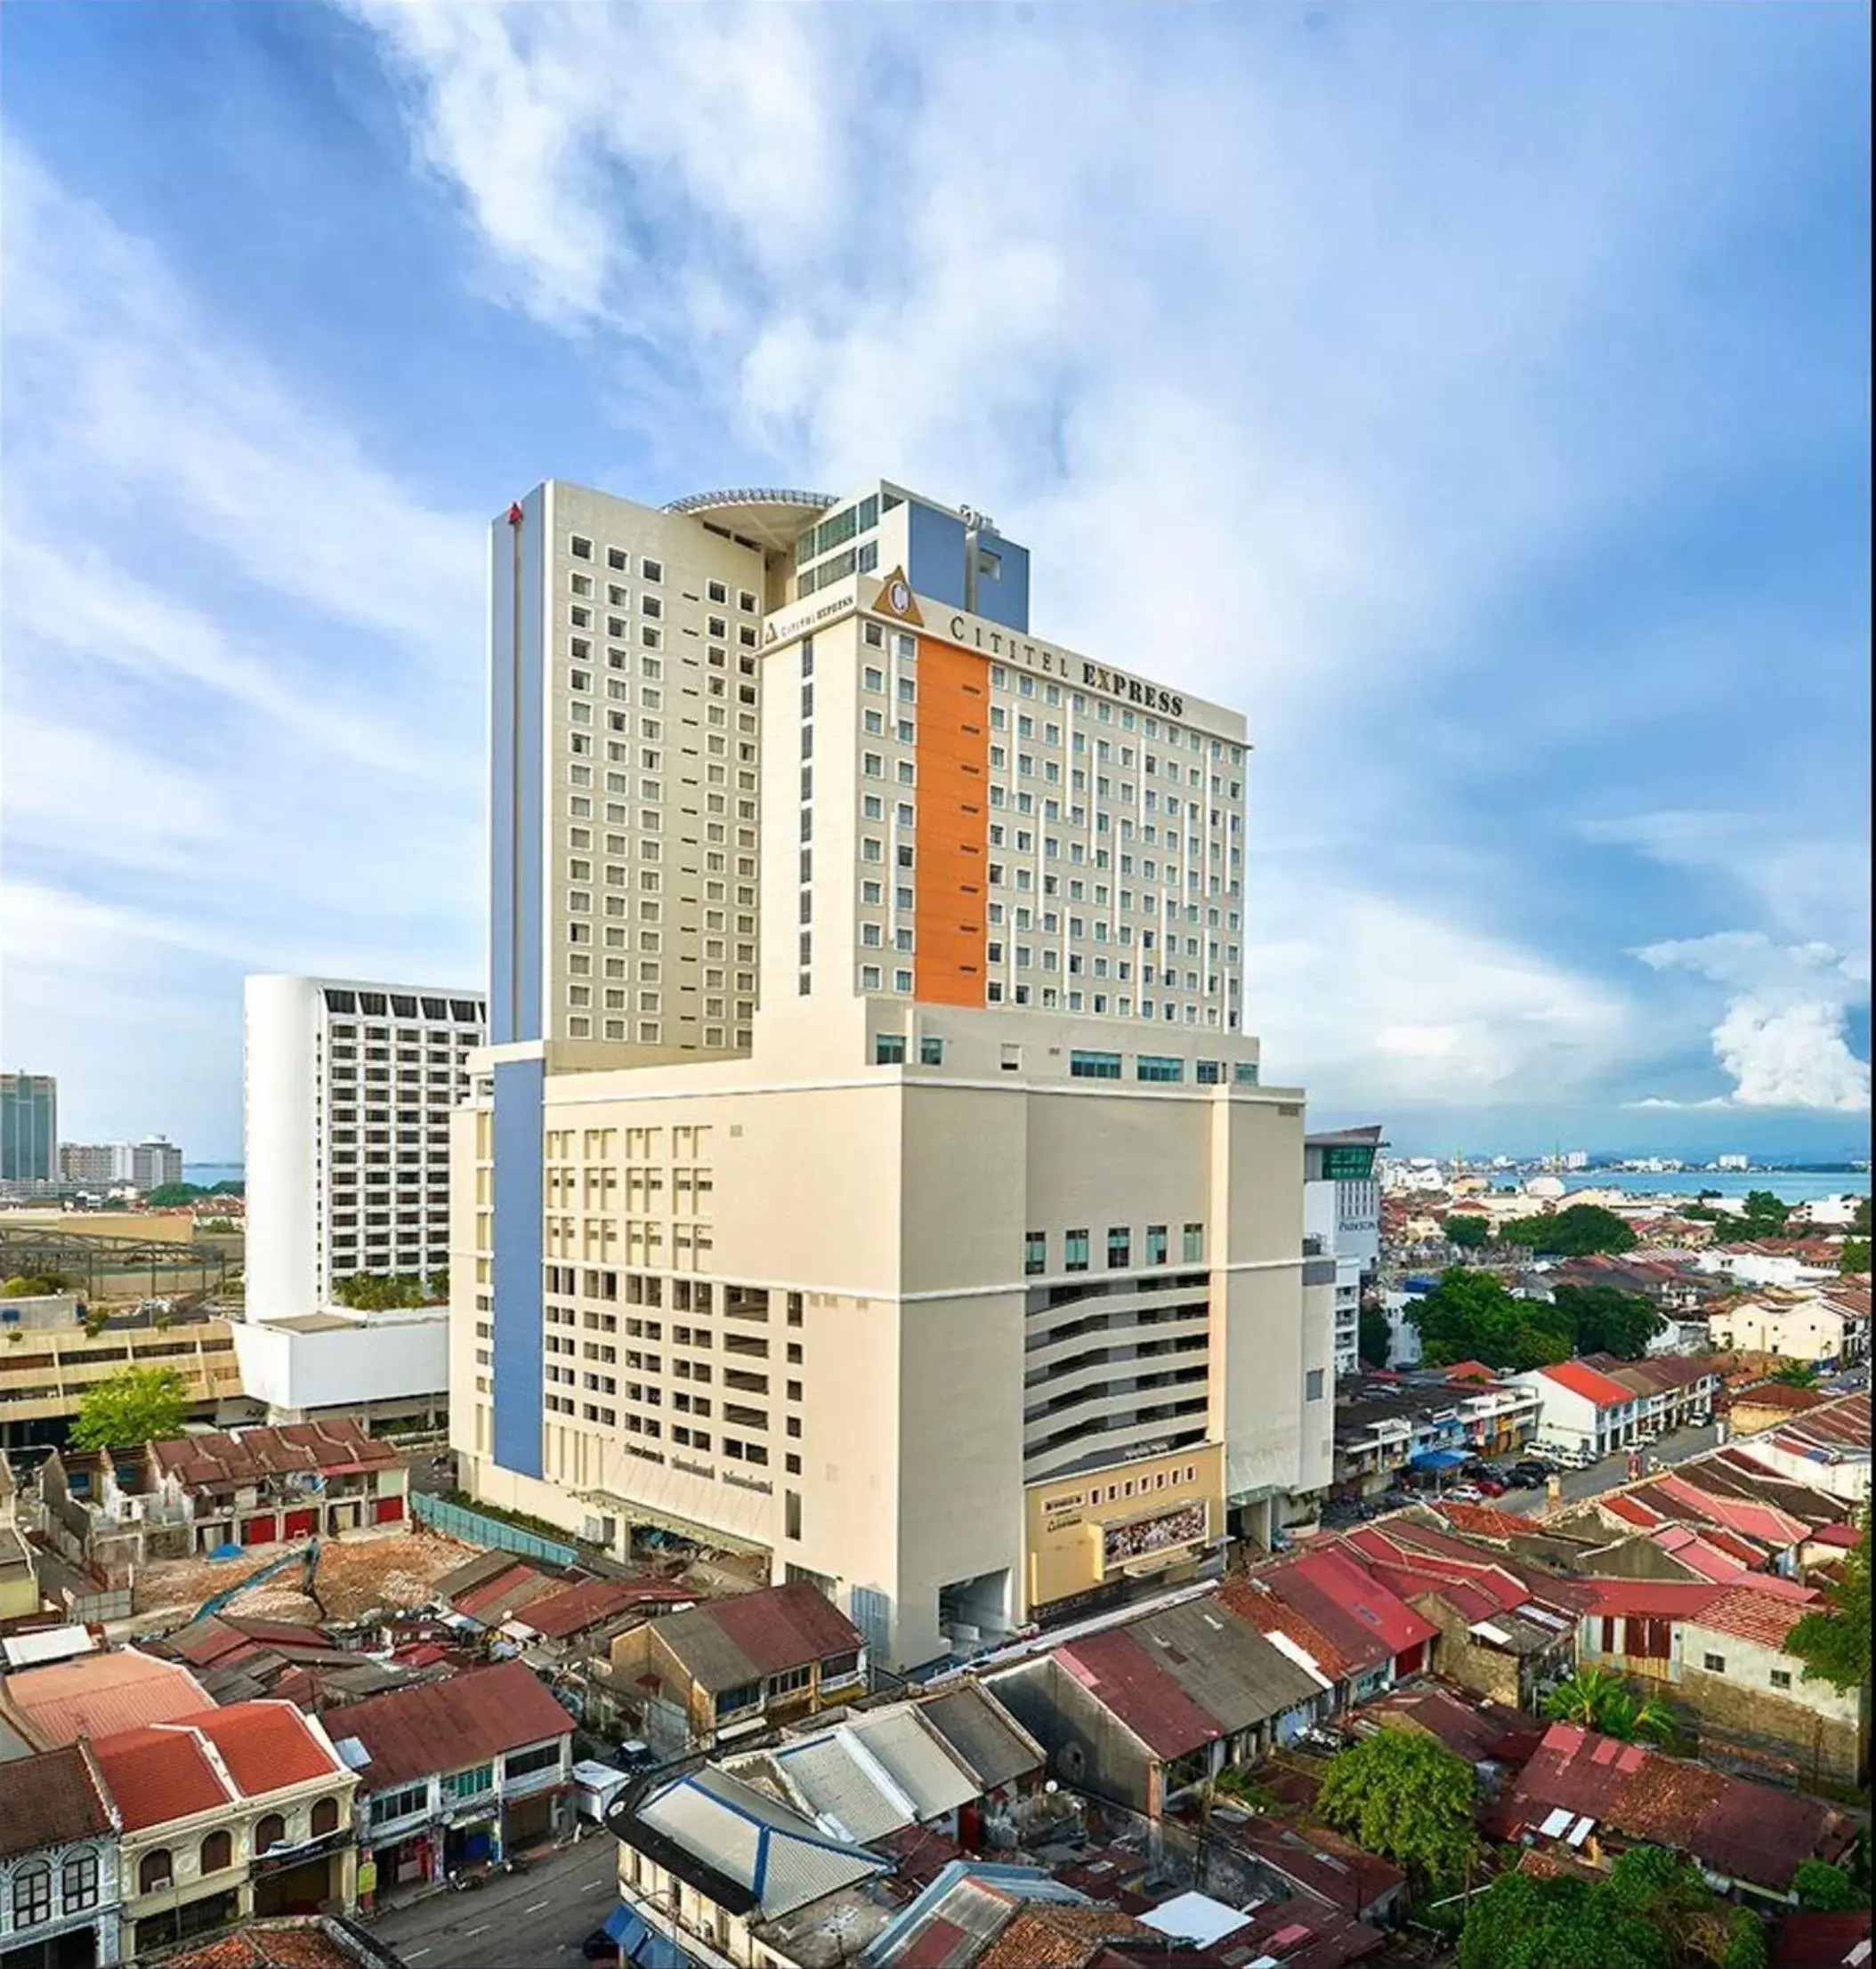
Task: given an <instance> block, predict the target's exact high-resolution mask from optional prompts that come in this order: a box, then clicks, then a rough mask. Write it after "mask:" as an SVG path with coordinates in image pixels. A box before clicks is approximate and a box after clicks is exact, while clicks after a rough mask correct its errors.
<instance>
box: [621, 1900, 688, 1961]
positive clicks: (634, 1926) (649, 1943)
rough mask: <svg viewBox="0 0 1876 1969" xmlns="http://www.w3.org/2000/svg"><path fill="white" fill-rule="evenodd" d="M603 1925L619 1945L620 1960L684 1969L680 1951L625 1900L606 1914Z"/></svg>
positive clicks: (682, 1955) (683, 1958) (683, 1959)
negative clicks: (646, 1922)
mask: <svg viewBox="0 0 1876 1969" xmlns="http://www.w3.org/2000/svg"><path fill="white" fill-rule="evenodd" d="M603 1926H604V1928H605V1932H606V1933H608V1934H609V1935H611V1937H612V1939H613V1941H616V1942H617V1943H618V1944H619V1960H620V1961H621V1962H631V1963H636V1964H637V1965H638V1969H686V1957H684V1954H683V1950H682V1949H678V1948H676V1947H675V1945H674V1944H673V1943H671V1942H669V1941H666V1940H665V1938H664V1937H663V1936H662V1935H661V1934H659V1933H657V1932H656V1931H655V1930H653V1929H651V1928H648V1927H647V1926H646V1925H645V1924H644V1923H643V1921H642V1920H641V1919H640V1918H639V1917H638V1916H637V1915H635V1914H634V1913H633V1911H632V1910H631V1908H628V1907H627V1906H626V1904H625V1902H624V1901H620V1902H619V1906H618V1907H616V1908H613V1910H612V1912H611V1914H609V1915H608V1916H607V1917H606V1918H605V1921H604V1923H603Z"/></svg>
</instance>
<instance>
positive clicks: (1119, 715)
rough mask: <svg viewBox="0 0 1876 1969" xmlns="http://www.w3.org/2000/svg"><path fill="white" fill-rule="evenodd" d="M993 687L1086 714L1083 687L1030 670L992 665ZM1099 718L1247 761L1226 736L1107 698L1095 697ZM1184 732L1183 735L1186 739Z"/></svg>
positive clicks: (1238, 761)
mask: <svg viewBox="0 0 1876 1969" xmlns="http://www.w3.org/2000/svg"><path fill="white" fill-rule="evenodd" d="M991 690H1002V691H1011V690H1014V692H1015V695H1016V696H1018V697H1021V698H1033V697H1036V696H1038V695H1040V697H1041V698H1042V701H1043V702H1044V703H1045V704H1047V705H1061V704H1063V703H1064V702H1066V704H1067V706H1068V707H1069V709H1070V710H1071V711H1073V712H1074V713H1075V714H1077V715H1078V716H1085V715H1086V714H1087V712H1088V698H1085V697H1084V696H1083V695H1082V693H1081V692H1080V691H1079V690H1063V687H1062V685H1060V684H1059V683H1051V682H1049V681H1048V680H1047V678H1038V677H1036V676H1035V675H1033V674H1031V672H1029V671H1027V670H1014V671H1013V670H1008V669H1006V668H1005V667H1004V666H1003V665H1001V664H992V665H991ZM1094 707H1095V719H1096V722H1097V723H1100V724H1113V723H1115V722H1118V723H1119V724H1120V729H1121V730H1123V731H1133V730H1140V731H1141V732H1142V734H1143V735H1144V737H1146V738H1161V737H1163V738H1165V740H1166V742H1167V743H1168V745H1172V746H1179V745H1182V744H1183V745H1184V746H1187V747H1189V748H1190V749H1191V750H1192V751H1193V752H1200V753H1209V755H1210V756H1211V757H1212V758H1214V759H1218V760H1224V759H1229V761H1230V763H1232V764H1233V765H1234V766H1239V765H1242V764H1243V763H1244V748H1243V746H1238V745H1230V744H1228V743H1227V742H1226V741H1225V740H1224V739H1223V738H1207V737H1206V736H1205V734H1204V733H1203V732H1200V731H1193V730H1185V728H1184V727H1182V726H1179V725H1176V724H1172V723H1170V722H1167V723H1165V724H1163V725H1162V723H1161V722H1160V720H1159V719H1158V718H1156V717H1154V716H1153V715H1152V714H1150V713H1140V714H1136V713H1135V712H1134V711H1132V710H1131V709H1129V708H1128V706H1125V705H1113V704H1110V703H1109V702H1108V700H1107V699H1106V698H1096V699H1095V700H1094ZM1182 733H1183V738H1182Z"/></svg>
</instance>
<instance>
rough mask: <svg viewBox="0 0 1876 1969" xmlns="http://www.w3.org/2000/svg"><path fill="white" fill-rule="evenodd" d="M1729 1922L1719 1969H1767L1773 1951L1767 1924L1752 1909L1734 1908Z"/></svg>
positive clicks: (1728, 1918)
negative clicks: (1768, 1936) (1768, 1940)
mask: <svg viewBox="0 0 1876 1969" xmlns="http://www.w3.org/2000/svg"><path fill="white" fill-rule="evenodd" d="M1727 1921H1728V1924H1729V1925H1728V1927H1727V1931H1726V1951H1725V1953H1724V1954H1723V1955H1722V1956H1721V1957H1720V1958H1719V1969H1766V1965H1767V1962H1769V1961H1770V1960H1771V1957H1772V1950H1771V1948H1770V1946H1769V1945H1768V1944H1767V1941H1766V1929H1765V1924H1764V1923H1763V1922H1762V1921H1761V1920H1760V1919H1759V1917H1758V1916H1757V1915H1756V1914H1754V1913H1753V1912H1752V1910H1751V1908H1734V1909H1733V1911H1732V1913H1731V1914H1730V1915H1729V1916H1728V1917H1727Z"/></svg>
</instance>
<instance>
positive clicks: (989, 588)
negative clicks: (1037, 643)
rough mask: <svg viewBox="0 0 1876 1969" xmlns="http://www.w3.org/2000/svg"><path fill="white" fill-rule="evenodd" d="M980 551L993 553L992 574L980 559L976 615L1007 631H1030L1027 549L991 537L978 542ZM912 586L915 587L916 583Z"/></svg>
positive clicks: (1011, 542)
mask: <svg viewBox="0 0 1876 1969" xmlns="http://www.w3.org/2000/svg"><path fill="white" fill-rule="evenodd" d="M978 545H979V547H980V548H981V549H982V553H986V554H994V555H995V556H996V557H997V558H996V562H995V571H994V572H991V571H990V570H989V569H986V568H985V567H984V566H983V564H982V559H981V557H980V560H979V562H978V568H977V613H978V614H979V615H980V616H982V617H983V618H984V619H985V620H986V621H987V622H1000V623H1001V624H1002V625H1003V626H1004V627H1005V628H1006V629H1017V630H1021V631H1023V632H1025V633H1026V632H1027V631H1028V629H1029V549H1028V548H1027V547H1019V546H1018V545H1016V543H1015V541H1014V540H1003V539H999V538H997V537H994V536H991V537H985V538H983V539H982V540H980V541H979V543H978ZM913 585H914V586H915V587H916V586H917V583H914V584H913Z"/></svg>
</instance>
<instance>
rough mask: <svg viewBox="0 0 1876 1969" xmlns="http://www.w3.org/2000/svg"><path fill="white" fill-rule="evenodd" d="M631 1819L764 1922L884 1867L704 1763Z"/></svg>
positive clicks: (885, 1867) (884, 1862)
mask: <svg viewBox="0 0 1876 1969" xmlns="http://www.w3.org/2000/svg"><path fill="white" fill-rule="evenodd" d="M811 1590H812V1589H811ZM637 1815H638V1817H639V1819H640V1820H643V1822H644V1823H645V1824H646V1825H648V1826H650V1827H651V1828H652V1829H653V1830H654V1831H655V1832H658V1833H660V1834H662V1835H663V1836H664V1837H666V1838H667V1839H670V1840H673V1841H675V1843H676V1844H679V1845H681V1846H683V1848H684V1849H685V1850H686V1851H687V1852H690V1853H691V1854H692V1855H693V1856H694V1857H695V1858H697V1859H698V1860H701V1861H702V1862H703V1863H704V1865H705V1866H707V1867H708V1868H711V1869H712V1870H713V1871H714V1872H716V1873H720V1874H722V1875H724V1876H726V1877H727V1878H729V1879H731V1880H733V1881H735V1882H737V1883H738V1884H740V1885H741V1886H743V1887H746V1888H747V1889H748V1891H749V1892H751V1893H752V1894H754V1895H755V1897H756V1901H757V1903H758V1905H759V1906H760V1908H761V1910H762V1918H763V1919H764V1920H765V1921H767V1920H774V1919H776V1918H778V1917H780V1916H782V1915H787V1914H791V1913H793V1912H794V1910H795V1909H796V1908H805V1907H806V1906H807V1904H808V1903H809V1902H810V1901H811V1900H820V1899H821V1896H822V1895H823V1894H829V1893H834V1892H837V1891H838V1890H839V1889H840V1888H842V1887H848V1886H852V1885H853V1884H854V1883H855V1882H856V1881H860V1880H864V1879H866V1878H867V1877H868V1876H870V1875H873V1874H878V1873H885V1872H889V1871H890V1870H891V1862H890V1861H888V1860H882V1859H881V1858H880V1857H879V1856H878V1855H877V1853H871V1852H865V1851H863V1850H862V1849H861V1848H860V1847H858V1846H855V1845H852V1844H845V1843H843V1842H841V1841H838V1840H834V1839H829V1837H828V1836H826V1835H825V1834H823V1833H822V1832H821V1831H820V1829H819V1828H816V1827H815V1826H813V1824H811V1823H810V1822H809V1821H808V1820H805V1819H804V1818H802V1817H801V1815H800V1814H799V1813H798V1812H793V1811H791V1810H790V1809H789V1808H788V1806H786V1805H784V1804H780V1803H779V1802H778V1801H777V1800H775V1799H772V1798H770V1797H768V1796H765V1795H764V1793H762V1792H760V1791H758V1790H757V1789H756V1787H754V1786H753V1785H750V1784H747V1783H745V1782H744V1781H743V1780H742V1779H740V1778H738V1777H736V1776H734V1775H733V1774H732V1772H730V1771H724V1770H721V1769H713V1768H710V1767H708V1766H707V1767H706V1768H705V1769H703V1770H701V1771H694V1772H692V1773H691V1775H690V1776H688V1777H683V1778H679V1779H676V1780H675V1782H674V1783H672V1784H669V1785H667V1786H666V1787H665V1788H664V1789H663V1790H662V1791H659V1792H657V1793H654V1794H653V1795H652V1796H651V1797H650V1798H648V1799H646V1800H645V1802H644V1803H643V1804H642V1805H640V1807H639V1809H638V1814H637Z"/></svg>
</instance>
